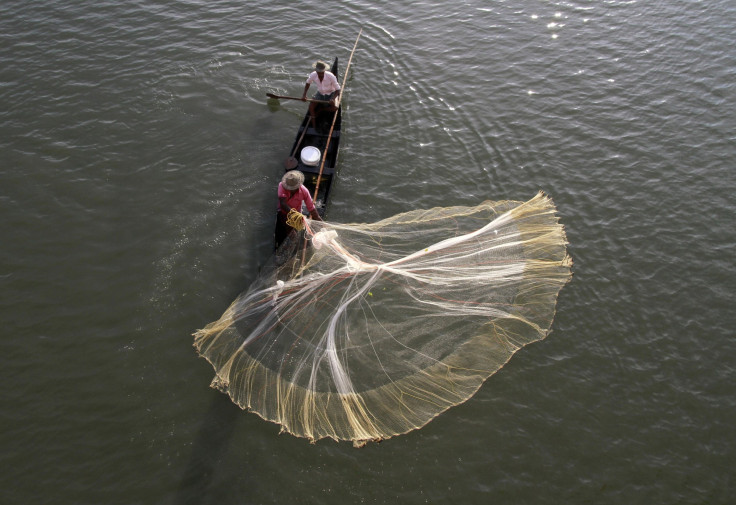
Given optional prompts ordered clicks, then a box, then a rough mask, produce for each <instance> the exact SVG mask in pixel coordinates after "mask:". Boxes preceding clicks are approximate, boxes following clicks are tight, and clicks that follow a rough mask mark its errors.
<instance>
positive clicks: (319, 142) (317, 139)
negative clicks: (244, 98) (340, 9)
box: [266, 29, 363, 248]
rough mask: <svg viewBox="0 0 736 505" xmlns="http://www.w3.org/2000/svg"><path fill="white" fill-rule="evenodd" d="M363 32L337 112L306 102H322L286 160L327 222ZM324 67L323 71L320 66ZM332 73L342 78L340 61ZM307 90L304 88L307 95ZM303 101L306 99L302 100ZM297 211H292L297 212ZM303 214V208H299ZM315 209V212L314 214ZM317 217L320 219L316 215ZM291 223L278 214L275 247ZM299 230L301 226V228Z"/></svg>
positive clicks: (304, 124) (308, 117) (309, 115)
mask: <svg viewBox="0 0 736 505" xmlns="http://www.w3.org/2000/svg"><path fill="white" fill-rule="evenodd" d="M361 33H363V30H362V29H361V30H360V32H359V33H358V38H357V39H355V45H354V46H353V50H352V51H351V53H350V59H349V60H348V65H347V67H346V69H345V76H344V77H343V80H342V85H341V86H340V88H339V89H340V98H339V102H338V104H337V109H335V107H334V106H328V105H329V102H321V103H320V101H319V100H315V99H306V101H309V102H318V103H316V104H313V105H316V107H314V108H313V110H312V111H311V112H310V111H307V113H306V114H305V115H304V119H303V120H302V123H301V125H300V127H299V130H298V131H297V135H296V139H295V140H294V144H293V145H292V148H291V156H289V158H288V159H287V160H286V163H285V172H289V171H290V170H298V171H299V172H301V173H302V174H303V175H304V180H303V181H302V183H301V184H302V185H303V186H304V187H305V188H306V189H307V190H308V191H309V193H310V195H311V196H312V200H313V202H314V206H315V209H314V210H316V212H317V213H318V214H319V217H320V218H322V219H324V217H325V215H326V213H327V204H328V202H329V199H330V192H331V190H332V183H333V181H334V179H335V177H336V168H337V153H338V151H339V149H340V133H341V128H342V100H343V99H344V97H345V86H346V81H347V75H348V72H349V71H350V64H351V63H352V61H353V54H355V48H356V47H357V46H358V40H360V35H361ZM320 68H322V67H321V66H320ZM330 71H331V72H332V74H333V75H334V76H335V78H337V79H338V81H339V78H338V67H337V58H335V61H334V62H333V63H332V67H331V68H330ZM307 89H308V88H307V87H305V88H304V91H305V93H306V91H307ZM266 95H267V96H269V97H271V98H287V99H292V100H299V98H295V97H288V96H278V95H274V94H271V93H266ZM301 100H305V98H302V99H301ZM293 210H294V209H292V211H293ZM296 210H297V211H300V210H301V209H296ZM314 210H312V211H311V212H314ZM313 217H315V218H316V216H313ZM288 223H289V221H288V219H287V220H286V222H284V217H283V214H277V220H276V233H275V238H276V240H275V244H276V247H277V248H279V247H280V246H281V243H282V241H283V240H284V238H286V237H287V236H292V235H293V233H292V234H290V233H288V232H287V233H286V235H285V234H284V226H286V225H287V224H288ZM297 227H298V226H297Z"/></svg>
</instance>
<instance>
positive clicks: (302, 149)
mask: <svg viewBox="0 0 736 505" xmlns="http://www.w3.org/2000/svg"><path fill="white" fill-rule="evenodd" d="M337 71H338V69H337V58H335V61H334V62H333V63H332V68H331V72H332V73H333V74H335V77H338V74H337ZM341 98H342V97H341ZM335 116H336V117H335ZM333 120H334V125H333ZM341 126H342V100H340V104H339V106H338V108H337V112H335V111H329V110H327V108H326V107H323V106H318V107H317V109H316V116H315V124H314V125H313V124H311V121H310V117H309V112H308V111H307V113H306V114H305V115H304V120H303V121H302V124H301V126H300V127H299V130H298V131H297V135H296V139H295V140H294V144H293V145H292V147H291V156H290V157H289V158H288V159H287V161H286V168H285V172H288V171H289V170H299V171H300V172H302V173H303V174H304V186H306V187H307V189H308V190H309V194H310V195H312V199H313V200H314V206H315V207H316V208H317V212H319V215H320V217H322V218H323V219H324V217H325V213H326V212H327V202H328V201H329V198H330V189H331V188H332V181H333V179H334V177H335V169H336V165H337V152H338V150H339V149H340V128H341Z"/></svg>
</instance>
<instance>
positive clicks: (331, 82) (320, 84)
mask: <svg viewBox="0 0 736 505" xmlns="http://www.w3.org/2000/svg"><path fill="white" fill-rule="evenodd" d="M322 77H323V78H322V80H321V81H320V80H319V76H318V75H317V72H312V73H311V74H309V77H307V82H308V83H310V84H311V83H314V84H316V85H317V91H319V92H320V93H321V94H323V95H330V94H332V93H333V92H335V91H337V90H338V89H340V84H339V83H338V82H337V77H335V74H333V73H332V72H328V71H326V70H325V74H324V76H322Z"/></svg>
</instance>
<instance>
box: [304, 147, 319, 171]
mask: <svg viewBox="0 0 736 505" xmlns="http://www.w3.org/2000/svg"><path fill="white" fill-rule="evenodd" d="M301 158H302V163H304V164H305V165H309V166H314V165H316V164H317V163H319V158H320V152H319V149H317V148H316V147H312V146H307V147H305V148H304V149H302V154H301Z"/></svg>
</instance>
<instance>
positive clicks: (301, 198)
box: [279, 182, 314, 212]
mask: <svg viewBox="0 0 736 505" xmlns="http://www.w3.org/2000/svg"><path fill="white" fill-rule="evenodd" d="M281 198H286V205H288V206H289V207H291V208H292V209H296V210H298V211H299V212H301V210H302V203H304V204H305V205H306V206H307V210H308V211H309V212H312V211H313V210H314V202H312V195H310V194H309V190H308V189H307V188H306V187H304V185H302V186H301V187H300V188H299V189H298V190H297V191H295V192H294V196H292V195H291V193H289V191H288V190H287V189H286V188H284V185H283V183H281V182H279V199H281ZM279 212H283V209H282V208H281V205H279Z"/></svg>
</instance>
